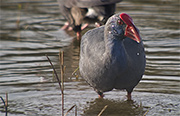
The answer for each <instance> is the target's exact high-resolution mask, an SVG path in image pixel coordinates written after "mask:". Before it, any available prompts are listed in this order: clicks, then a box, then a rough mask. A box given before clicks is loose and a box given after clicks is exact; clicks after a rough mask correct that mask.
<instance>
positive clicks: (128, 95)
mask: <svg viewBox="0 0 180 116" xmlns="http://www.w3.org/2000/svg"><path fill="white" fill-rule="evenodd" d="M127 100H132V99H131V92H127Z"/></svg>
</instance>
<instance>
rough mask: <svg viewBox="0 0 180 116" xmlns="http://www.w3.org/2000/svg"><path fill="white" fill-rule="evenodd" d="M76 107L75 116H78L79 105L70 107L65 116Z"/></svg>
mask: <svg viewBox="0 0 180 116" xmlns="http://www.w3.org/2000/svg"><path fill="white" fill-rule="evenodd" d="M74 107H75V116H77V106H76V105H73V106H72V107H71V108H69V110H68V111H67V112H66V114H65V115H64V116H67V114H68V113H69V112H70V111H71V110H72V109H73V108H74Z"/></svg>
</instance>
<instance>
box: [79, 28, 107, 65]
mask: <svg viewBox="0 0 180 116" xmlns="http://www.w3.org/2000/svg"><path fill="white" fill-rule="evenodd" d="M104 52H105V43H104V26H101V27H99V28H95V29H92V30H90V31H88V32H87V33H86V34H85V35H83V37H82V39H81V57H82V58H88V60H93V59H94V58H95V57H97V56H99V57H102V55H103V53H104ZM94 60H96V59H94ZM94 62H95V61H94Z"/></svg>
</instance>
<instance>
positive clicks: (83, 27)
mask: <svg viewBox="0 0 180 116" xmlns="http://www.w3.org/2000/svg"><path fill="white" fill-rule="evenodd" d="M88 26H89V24H88V23H86V24H84V25H83V26H82V27H81V30H84V29H85V28H86V27H88Z"/></svg>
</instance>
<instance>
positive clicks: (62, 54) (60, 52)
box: [59, 49, 65, 116]
mask: <svg viewBox="0 0 180 116" xmlns="http://www.w3.org/2000/svg"><path fill="white" fill-rule="evenodd" d="M59 63H60V70H61V87H62V91H64V69H65V68H64V53H63V51H61V49H60V50H59ZM62 116H64V92H63V93H62Z"/></svg>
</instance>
